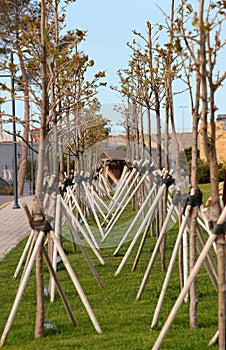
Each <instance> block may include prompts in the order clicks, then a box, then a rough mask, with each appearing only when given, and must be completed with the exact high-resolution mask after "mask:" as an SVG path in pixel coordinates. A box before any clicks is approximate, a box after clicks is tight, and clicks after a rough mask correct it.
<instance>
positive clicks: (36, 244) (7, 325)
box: [0, 231, 45, 347]
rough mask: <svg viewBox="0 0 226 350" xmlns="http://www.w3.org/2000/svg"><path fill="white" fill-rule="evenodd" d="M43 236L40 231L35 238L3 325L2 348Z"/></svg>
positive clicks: (0, 344) (0, 345)
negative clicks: (6, 319) (7, 316)
mask: <svg viewBox="0 0 226 350" xmlns="http://www.w3.org/2000/svg"><path fill="white" fill-rule="evenodd" d="M44 235H45V233H44V232H42V231H41V232H39V235H38V238H37V240H36V242H35V246H34V249H33V251H32V254H31V257H30V260H29V262H28V265H27V269H26V271H25V273H24V276H23V277H22V280H21V283H20V286H19V288H18V291H17V294H16V298H15V301H14V304H13V307H12V309H11V312H10V314H9V318H8V321H7V323H6V325H5V329H4V331H3V334H2V337H1V342H0V347H2V346H3V345H4V343H5V340H6V338H7V335H8V333H9V331H10V328H11V326H12V323H13V320H14V318H15V316H16V312H17V309H18V306H19V303H20V300H21V298H22V296H23V292H24V290H25V287H26V285H27V281H28V278H29V276H30V273H31V270H32V267H33V265H34V261H35V258H36V254H37V251H38V249H39V247H40V245H41V244H42V240H43V237H44Z"/></svg>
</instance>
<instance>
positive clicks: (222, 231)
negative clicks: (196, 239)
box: [212, 222, 226, 235]
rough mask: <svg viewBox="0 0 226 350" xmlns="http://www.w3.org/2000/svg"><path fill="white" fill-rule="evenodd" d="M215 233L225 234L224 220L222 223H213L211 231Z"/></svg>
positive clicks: (225, 225) (225, 223) (225, 224)
mask: <svg viewBox="0 0 226 350" xmlns="http://www.w3.org/2000/svg"><path fill="white" fill-rule="evenodd" d="M212 232H213V233H214V234H215V235H222V234H226V222H224V223H223V224H217V223H216V224H215V225H214V226H213V231H212Z"/></svg>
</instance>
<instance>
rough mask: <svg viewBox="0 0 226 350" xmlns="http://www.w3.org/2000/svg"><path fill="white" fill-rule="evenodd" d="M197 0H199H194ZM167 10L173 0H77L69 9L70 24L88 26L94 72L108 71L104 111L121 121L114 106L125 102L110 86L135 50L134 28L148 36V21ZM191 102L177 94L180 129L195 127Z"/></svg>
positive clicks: (87, 48) (224, 107) (221, 103)
mask: <svg viewBox="0 0 226 350" xmlns="http://www.w3.org/2000/svg"><path fill="white" fill-rule="evenodd" d="M193 2H194V3H197V1H196V0H193ZM157 4H158V5H159V6H160V7H161V8H162V9H163V10H164V12H165V13H167V14H169V12H170V1H164V2H159V1H156V0H114V1H111V0H108V1H106V0H94V1H92V0H77V1H76V3H73V4H71V5H69V7H68V10H67V18H66V21H67V28H68V29H81V30H87V36H86V41H85V42H84V43H83V44H82V45H81V46H80V48H82V50H84V52H85V53H87V54H88V55H89V58H90V59H93V60H94V61H95V65H94V68H93V73H96V72H98V71H102V70H104V71H106V81H107V83H108V87H107V88H102V89H101V90H100V92H99V93H98V96H97V97H98V99H99V100H100V102H101V103H102V104H103V110H104V112H107V113H109V116H110V118H111V119H112V120H113V121H114V122H115V124H117V123H118V122H119V121H120V120H121V116H120V115H118V114H117V113H116V112H112V107H113V106H114V105H115V104H117V103H120V102H121V98H120V96H119V94H118V93H117V92H115V91H113V90H111V89H110V88H109V86H110V85H118V76H117V71H118V70H119V69H124V68H126V67H127V66H128V62H129V60H130V54H131V50H130V49H129V48H128V46H127V45H126V44H127V42H131V41H132V39H133V38H134V35H133V33H132V31H133V30H134V29H136V31H138V32H141V33H142V34H143V35H144V36H146V23H147V21H150V22H151V23H152V24H153V25H154V24H155V23H163V22H164V16H163V14H162V12H161V10H160V8H158V6H157ZM224 96H225V87H224V89H222V91H221V93H220V94H219V97H218V100H217V104H218V107H219V114H220V113H226V104H225V97H224ZM190 115H191V113H190V102H189V98H188V96H187V95H185V94H183V95H179V96H177V97H176V103H175V117H176V118H175V119H176V127H177V129H178V130H180V131H183V130H184V131H188V130H191V127H192V122H191V120H192V119H191V116H190Z"/></svg>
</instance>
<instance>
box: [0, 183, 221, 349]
mask: <svg viewBox="0 0 226 350" xmlns="http://www.w3.org/2000/svg"><path fill="white" fill-rule="evenodd" d="M200 187H201V186H200ZM177 233H178V228H177V225H176V224H175V225H174V226H173V227H172V228H171V230H170V231H169V232H168V234H167V242H166V252H167V265H168V262H169V259H170V257H171V254H172V249H173V247H174V243H175V240H176V237H177ZM155 242H156V238H154V237H150V236H149V237H148V238H147V240H146V242H145V246H144V249H143V251H142V255H141V258H140V261H139V264H138V266H137V269H136V270H135V271H134V272H132V271H131V267H132V264H133V261H134V257H135V255H136V252H137V248H138V244H139V242H137V244H136V246H135V248H134V249H133V251H132V254H131V255H130V257H129V259H128V261H127V263H126V264H125V266H124V268H123V269H122V271H121V273H120V275H119V276H117V277H115V276H114V274H115V271H116V269H117V267H118V265H119V263H120V261H121V259H122V257H123V255H124V253H125V251H126V249H127V247H128V245H129V242H127V243H126V244H125V245H124V246H123V247H122V250H120V252H119V254H118V256H113V254H112V253H113V251H114V248H115V247H113V248H111V247H109V248H103V249H101V255H102V257H103V259H104V261H105V265H104V266H102V265H100V264H99V262H98V260H97V258H96V257H95V255H94V254H93V252H92V251H90V249H88V248H87V251H88V253H89V255H90V258H91V260H92V261H93V263H94V265H95V267H96V270H97V272H98V274H99V276H100V278H101V280H102V282H103V284H104V288H103V289H101V288H100V287H99V286H98V284H97V281H96V280H95V278H94V276H93V274H92V273H91V271H90V269H89V267H88V265H87V262H86V261H85V258H84V256H83V254H82V253H81V251H80V249H79V248H78V247H77V249H76V251H74V250H73V247H72V243H71V242H70V241H69V240H66V239H64V241H63V245H64V249H65V252H66V254H67V257H68V259H69V261H70V263H71V266H72V267H73V269H74V271H75V274H76V276H77V278H78V280H79V282H80V284H81V286H82V288H83V290H84V292H85V294H86V296H87V299H88V301H89V303H90V305H91V307H92V310H93V312H94V314H95V316H96V318H97V320H98V322H99V324H100V327H101V328H102V331H103V333H102V334H98V333H97V332H96V331H95V329H94V327H93V325H92V322H91V321H90V318H89V316H88V314H87V312H86V310H85V307H84V305H83V303H82V302H81V300H80V298H79V296H78V293H77V292H76V289H75V287H74V285H73V283H72V281H71V279H70V277H69V275H68V273H67V270H66V268H65V267H64V265H63V264H61V265H59V267H58V277H59V280H60V282H61V284H62V287H63V289H64V291H65V294H66V296H67V298H68V301H69V303H70V305H71V308H72V310H73V313H74V315H75V318H76V320H77V322H78V325H77V326H76V327H73V326H72V324H71V323H70V321H69V318H68V316H67V314H66V312H65V309H64V307H63V304H62V302H61V299H60V297H59V295H58V293H56V300H55V301H54V303H51V302H50V301H49V298H48V297H46V298H45V320H47V321H50V322H52V323H54V324H55V325H56V329H54V330H53V329H46V330H45V337H44V338H43V339H34V328H35V313H36V295H35V276H34V269H33V271H32V273H31V276H30V278H29V281H28V285H27V287H26V289H25V292H24V295H23V297H22V300H21V303H20V305H19V308H18V311H17V314H16V317H15V320H14V322H13V325H12V327H11V330H10V332H9V334H8V337H7V340H6V343H5V345H4V348H5V349H13V350H14V349H18V350H28V349H32V350H33V349H36V350H45V349H46V350H58V349H59V350H66V349H80V350H123V349H126V350H147V349H152V347H153V345H154V343H155V340H156V339H157V337H158V335H159V332H160V330H161V327H162V326H163V324H164V322H165V320H166V318H167V316H168V314H169V312H170V311H171V308H172V307H173V305H174V303H175V301H176V299H177V297H178V295H179V292H180V287H179V273H178V263H177V262H176V263H175V266H174V269H173V273H172V276H171V279H170V283H169V286H168V289H167V291H166V296H165V299H164V302H163V306H162V309H161V312H160V315H159V320H158V325H157V326H156V328H155V329H153V330H151V329H150V326H151V322H152V318H153V315H154V311H155V307H156V305H157V302H158V298H159V295H160V292H161V288H162V284H163V281H164V278H165V274H166V272H162V271H161V266H160V254H158V255H157V258H156V261H155V263H154V266H153V269H152V271H151V274H150V276H149V279H148V282H147V285H146V287H145V289H144V292H143V295H142V297H141V299H140V300H139V301H135V298H136V294H137V292H138V289H139V286H140V283H141V281H142V278H143V275H144V272H145V270H146V267H147V264H148V261H149V259H150V256H151V253H152V251H153V249H154V246H155ZM25 243H26V239H25V240H24V241H22V242H21V243H20V244H19V245H18V246H17V247H16V248H15V249H14V250H13V251H12V252H10V253H9V254H8V255H7V257H6V258H5V259H4V260H3V261H1V262H0V286H1V289H0V310H1V317H0V332H1V334H2V332H3V329H4V327H5V324H6V321H7V318H8V315H9V312H10V310H11V307H12V305H13V301H14V298H15V295H16V291H17V288H18V284H19V277H18V279H16V280H13V279H12V276H13V274H14V272H15V268H16V266H17V263H18V261H19V258H20V256H21V253H22V251H23V247H24V245H25ZM44 276H45V285H46V286H47V285H48V282H49V274H48V270H47V268H46V266H45V275H44ZM197 285H198V323H199V328H198V329H196V330H191V329H190V327H189V303H184V304H183V305H182V306H181V308H180V310H179V312H178V314H177V315H176V317H175V319H174V322H173V324H172V326H171V327H170V329H169V331H168V333H167V335H166V337H165V339H164V341H163V343H162V345H161V349H165V350H166V349H167V350H170V349H172V350H175V349H177V350H180V349H181V350H182V349H183V350H189V349H190V350H201V349H207V347H208V343H209V341H210V339H211V338H212V337H213V336H214V334H215V332H216V331H217V328H218V326H217V322H218V321H217V293H216V292H215V290H214V288H213V287H212V284H211V282H210V280H209V277H208V276H207V273H206V270H205V269H204V267H202V268H201V270H200V272H199V274H198V278H197ZM213 348H214V349H216V348H217V346H213Z"/></svg>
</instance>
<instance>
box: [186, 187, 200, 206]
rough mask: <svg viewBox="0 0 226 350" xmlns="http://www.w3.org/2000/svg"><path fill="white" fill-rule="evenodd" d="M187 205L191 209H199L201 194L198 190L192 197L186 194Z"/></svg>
mask: <svg viewBox="0 0 226 350" xmlns="http://www.w3.org/2000/svg"><path fill="white" fill-rule="evenodd" d="M187 204H189V205H190V206H191V207H199V206H200V205H201V204H202V192H201V191H200V190H199V191H198V192H197V193H195V194H194V195H191V194H190V193H189V194H188V197H187Z"/></svg>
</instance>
